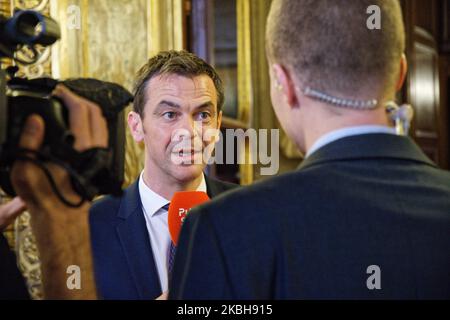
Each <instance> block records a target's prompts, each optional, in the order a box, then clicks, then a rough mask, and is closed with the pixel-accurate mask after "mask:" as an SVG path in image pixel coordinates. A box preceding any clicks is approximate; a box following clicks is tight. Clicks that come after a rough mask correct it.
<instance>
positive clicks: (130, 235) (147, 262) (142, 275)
mask: <svg viewBox="0 0 450 320" xmlns="http://www.w3.org/2000/svg"><path fill="white" fill-rule="evenodd" d="M118 218H119V219H120V222H119V223H118V224H117V227H116V230H117V235H118V237H119V239H120V243H121V245H122V249H123V252H124V255H125V257H126V260H127V263H128V267H129V269H130V274H131V277H132V279H133V282H134V285H135V287H136V290H137V292H138V295H139V298H140V299H154V298H156V297H158V296H159V295H161V293H162V292H161V285H160V282H159V276H158V272H157V269H156V265H155V260H154V257H153V251H152V248H151V244H150V237H149V235H148V230H147V225H146V222H145V218H144V213H143V212H142V207H141V199H140V196H139V188H138V182H135V183H134V184H133V185H132V186H131V187H130V188H129V189H128V190H127V191H126V194H125V195H124V199H123V200H122V203H121V206H120V209H119V214H118Z"/></svg>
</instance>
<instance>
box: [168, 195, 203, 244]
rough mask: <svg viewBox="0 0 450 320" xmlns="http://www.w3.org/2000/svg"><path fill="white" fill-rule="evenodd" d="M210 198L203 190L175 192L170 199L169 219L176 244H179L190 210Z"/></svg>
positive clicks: (170, 230) (171, 235) (171, 233)
mask: <svg viewBox="0 0 450 320" xmlns="http://www.w3.org/2000/svg"><path fill="white" fill-rule="evenodd" d="M208 200H209V197H208V195H207V194H206V193H205V192H202V191H181V192H176V193H175V194H174V196H173V198H172V200H171V201H170V205H169V213H168V217H167V219H168V225H169V232H170V237H171V239H172V241H173V243H174V244H175V245H177V244H178V236H179V234H180V230H181V226H182V225H183V221H184V219H185V218H186V215H187V214H188V212H189V210H190V209H192V208H193V207H195V206H198V205H200V204H202V203H204V202H206V201H208Z"/></svg>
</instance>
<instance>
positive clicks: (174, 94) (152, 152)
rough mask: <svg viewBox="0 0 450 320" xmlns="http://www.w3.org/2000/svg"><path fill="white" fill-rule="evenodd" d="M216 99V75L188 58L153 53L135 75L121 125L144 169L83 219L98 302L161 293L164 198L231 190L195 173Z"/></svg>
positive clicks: (207, 143)
mask: <svg viewBox="0 0 450 320" xmlns="http://www.w3.org/2000/svg"><path fill="white" fill-rule="evenodd" d="M223 101H224V96H223V87H222V82H221V80H220V78H219V76H218V74H217V73H216V71H215V70H214V69H213V68H212V67H211V66H209V65H208V64H207V63H206V62H204V61H203V60H201V59H200V58H198V57H196V56H195V55H193V54H191V53H188V52H185V51H168V52H161V53H159V54H158V55H156V56H155V57H153V58H151V59H150V60H149V61H148V62H147V64H146V65H145V66H143V67H142V69H141V70H140V71H139V74H138V80H137V82H136V87H135V99H134V106H133V107H134V110H133V111H132V112H130V114H129V116H128V125H129V128H130V130H131V133H132V135H133V138H134V139H135V141H136V142H144V144H145V149H146V151H145V167H144V170H143V172H142V173H141V175H140V177H139V178H138V179H137V181H136V182H135V183H134V184H132V185H131V186H130V187H129V188H128V189H127V190H126V191H125V194H124V195H123V196H122V197H121V198H113V197H105V198H103V199H101V200H100V201H98V202H96V203H95V204H94V205H93V207H92V209H91V214H90V224H91V239H92V246H93V255H94V265H95V275H96V282H97V288H98V291H99V295H100V297H101V298H104V299H155V298H158V297H160V296H161V295H162V294H164V295H166V293H167V289H168V271H169V269H170V260H171V255H172V254H173V250H172V249H173V246H172V245H171V240H170V235H169V230H168V225H167V213H168V212H167V207H168V204H169V202H170V199H171V198H172V197H173V195H174V193H175V192H177V191H195V190H196V191H203V192H207V194H208V195H209V197H215V196H216V195H218V194H220V193H222V192H224V191H226V190H228V189H231V188H233V187H235V185H232V184H228V183H224V182H220V181H217V180H214V179H210V178H208V177H206V176H205V175H204V174H203V170H204V169H205V166H206V163H207V162H208V159H209V157H210V156H211V152H212V149H213V148H211V147H212V146H214V143H215V138H214V137H215V136H217V135H216V134H210V133H211V130H212V131H214V132H216V131H217V130H219V128H220V123H221V118H222V112H221V107H222V105H223ZM208 131H209V133H208ZM214 132H213V133H214ZM216 133H217V132H216Z"/></svg>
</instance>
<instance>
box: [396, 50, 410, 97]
mask: <svg viewBox="0 0 450 320" xmlns="http://www.w3.org/2000/svg"><path fill="white" fill-rule="evenodd" d="M407 72H408V61H407V60H406V56H405V54H404V53H403V54H402V58H401V59H400V74H399V76H398V80H397V85H396V86H395V90H396V91H399V90H400V89H401V88H402V86H403V83H404V82H405V79H406V74H407Z"/></svg>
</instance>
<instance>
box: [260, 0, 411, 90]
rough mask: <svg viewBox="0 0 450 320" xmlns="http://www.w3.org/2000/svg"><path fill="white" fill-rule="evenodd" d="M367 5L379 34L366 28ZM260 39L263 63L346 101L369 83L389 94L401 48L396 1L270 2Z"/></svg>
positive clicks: (399, 11) (297, 0)
mask: <svg viewBox="0 0 450 320" xmlns="http://www.w3.org/2000/svg"><path fill="white" fill-rule="evenodd" d="M372 5H376V6H378V7H379V8H380V13H381V15H380V16H381V29H379V30H378V29H374V30H370V29H369V28H368V27H367V20H368V18H369V16H370V14H368V13H367V8H368V7H369V6H372ZM266 41H267V42H266V46H267V53H268V57H269V59H270V60H272V62H277V63H280V64H283V65H286V66H289V67H290V68H292V69H293V71H294V73H295V74H296V76H297V77H298V79H299V81H300V82H301V84H302V85H304V86H309V87H311V88H314V89H316V90H320V91H323V92H327V93H329V94H337V95H341V96H342V95H345V96H347V97H352V96H354V94H355V93H358V92H363V91H364V90H365V89H367V87H369V88H370V86H371V85H372V84H373V83H381V85H380V86H381V87H382V88H383V92H390V91H392V88H393V87H395V82H396V80H397V78H398V70H399V65H400V64H399V62H400V59H401V56H402V53H403V52H404V50H405V34H404V26H403V19H402V13H401V7H400V4H399V2H398V1H397V0H346V1H344V0H273V3H272V8H271V11H270V14H269V18H268V23H267V33H266ZM365 86H366V87H365ZM369 98H371V97H369Z"/></svg>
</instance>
